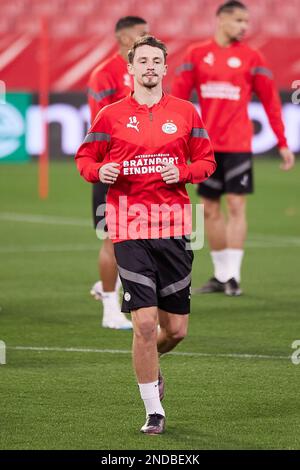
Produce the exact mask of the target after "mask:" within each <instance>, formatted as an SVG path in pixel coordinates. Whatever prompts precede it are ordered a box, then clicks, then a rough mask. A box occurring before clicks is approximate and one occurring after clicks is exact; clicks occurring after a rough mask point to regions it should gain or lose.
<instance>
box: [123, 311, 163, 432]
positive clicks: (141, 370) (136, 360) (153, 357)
mask: <svg viewBox="0 0 300 470" xmlns="http://www.w3.org/2000/svg"><path fill="white" fill-rule="evenodd" d="M131 314H132V321H133V344H132V358H133V366H134V370H135V374H136V377H137V382H138V385H139V389H140V394H141V398H142V400H143V402H144V405H145V410H146V423H145V424H144V426H143V427H142V428H141V431H142V432H143V433H145V434H161V433H162V432H163V431H164V427H165V411H164V409H163V407H162V404H161V401H160V397H159V388H158V356H157V325H158V315H157V307H148V308H140V309H138V310H135V311H132V312H131Z"/></svg>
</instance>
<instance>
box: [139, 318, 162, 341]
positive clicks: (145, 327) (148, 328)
mask: <svg viewBox="0 0 300 470" xmlns="http://www.w3.org/2000/svg"><path fill="white" fill-rule="evenodd" d="M134 333H135V335H137V336H138V337H140V338H144V339H149V338H151V337H152V336H155V335H156V334H157V323H156V320H155V319H152V318H140V319H139V320H138V321H135V326H134Z"/></svg>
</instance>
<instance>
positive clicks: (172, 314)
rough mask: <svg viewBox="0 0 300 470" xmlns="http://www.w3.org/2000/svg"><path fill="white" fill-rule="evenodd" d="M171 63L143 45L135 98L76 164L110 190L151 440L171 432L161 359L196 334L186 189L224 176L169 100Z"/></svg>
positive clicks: (133, 55) (190, 122)
mask: <svg viewBox="0 0 300 470" xmlns="http://www.w3.org/2000/svg"><path fill="white" fill-rule="evenodd" d="M166 56H167V51H166V47H165V45H164V44H163V43H162V42H160V41H158V40H157V39H155V38H154V37H152V36H147V37H145V38H141V39H140V40H139V41H136V42H135V44H134V45H133V48H132V50H131V51H130V52H129V65H128V70H129V72H130V73H131V74H132V75H133V76H134V93H133V94H132V95H131V96H128V97H126V98H125V99H123V100H121V101H119V102H118V103H114V104H112V105H110V106H107V107H106V108H104V109H103V110H102V111H100V113H99V114H98V115H97V118H96V119H95V121H94V123H93V125H92V127H91V129H90V131H89V133H88V135H87V136H86V138H85V140H84V142H83V144H82V145H81V146H80V148H79V150H78V152H77V155H76V163H77V167H78V170H79V171H80V174H81V175H82V176H83V177H84V178H85V179H86V180H87V181H90V182H95V181H97V180H98V179H100V180H101V181H102V182H104V183H107V184H110V189H109V191H108V197H107V207H108V214H107V218H106V220H107V225H108V229H109V233H110V235H111V237H112V238H113V241H114V250H115V255H116V258H117V262H118V268H119V272H120V276H121V280H122V284H123V288H124V297H123V309H124V310H125V311H126V312H131V314H132V319H133V325H134V334H133V348H132V351H133V364H134V368H135V373H136V376H137V381H138V384H139V389H140V394H141V398H142V399H143V401H144V405H145V410H146V415H147V418H146V423H145V425H144V426H143V427H142V428H141V431H142V432H143V433H145V434H161V433H162V432H164V427H165V411H164V409H163V407H162V404H161V400H162V398H163V393H164V386H163V380H162V377H161V375H160V374H159V360H158V354H159V355H160V354H164V353H167V352H169V351H171V350H172V349H174V348H175V346H176V345H177V344H178V343H179V342H180V341H181V340H182V339H183V338H184V337H185V335H186V333H187V328H188V317H189V315H188V314H189V311H190V285H191V269H192V261H193V253H192V251H191V250H189V249H187V247H186V238H185V236H188V235H189V234H190V231H191V223H190V222H189V223H188V225H186V224H185V222H184V219H185V217H184V212H185V209H186V206H190V200H189V197H188V194H187V191H186V188H185V184H186V183H199V182H201V181H203V180H205V179H206V178H208V177H209V176H210V175H211V174H212V173H213V172H214V170H215V168H216V163H215V160H214V154H213V151H212V147H211V143H210V140H209V137H208V134H207V132H206V130H205V129H204V128H203V123H202V120H201V118H200V116H199V115H198V113H197V112H196V110H195V108H194V107H193V105H192V104H191V103H189V102H187V101H183V100H180V99H178V98H175V97H173V96H170V95H166V94H164V93H163V91H162V79H163V77H164V76H165V75H166V72H167V65H166ZM189 160H190V162H191V163H190V164H188V161H189ZM121 197H122V199H124V198H126V207H127V209H126V210H125V211H124V204H123V205H122V204H120V199H121ZM137 205H138V206H139V209H138V213H139V214H140V215H139V217H138V219H139V221H138V223H137V225H136V216H137V215H138V214H137V212H136V211H137V209H136V206H137ZM174 205H176V208H177V209H176V214H177V213H179V214H181V216H180V217H179V220H178V218H176V217H173V216H172V212H173V209H171V211H170V212H168V211H166V207H168V208H169V209H170V208H174ZM120 206H121V207H120ZM141 206H142V207H143V209H141ZM157 206H159V207H162V206H164V207H165V212H164V214H165V217H161V218H159V220H158V219H157V218H156V217H155V216H154V217H153V209H154V208H155V207H157ZM134 207H135V209H134V210H133V208H134ZM112 208H113V210H112ZM122 208H123V209H122ZM140 211H141V212H140ZM124 212H125V213H124ZM133 214H135V215H133ZM168 214H169V216H168ZM188 219H189V217H188ZM176 220H177V221H176ZM153 222H154V226H153V225H152V224H153ZM166 222H167V223H168V227H169V229H170V230H169V234H168V235H166V234H165V230H164V229H165V228H166ZM132 224H133V225H132ZM134 226H135V227H136V231H134V232H132V229H133V228H134ZM153 228H157V230H155V232H154V233H153V230H152V229H153ZM158 321H159V324H160V330H159V331H158V329H157V325H158Z"/></svg>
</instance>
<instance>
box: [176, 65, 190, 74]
mask: <svg viewBox="0 0 300 470" xmlns="http://www.w3.org/2000/svg"><path fill="white" fill-rule="evenodd" d="M191 70H194V64H192V63H185V64H182V65H180V66H179V67H177V69H176V74H177V75H179V74H180V73H181V72H190V71H191Z"/></svg>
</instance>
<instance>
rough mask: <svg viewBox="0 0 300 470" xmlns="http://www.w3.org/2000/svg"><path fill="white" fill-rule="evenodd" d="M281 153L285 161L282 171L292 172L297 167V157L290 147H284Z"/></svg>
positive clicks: (281, 167) (280, 150)
mask: <svg viewBox="0 0 300 470" xmlns="http://www.w3.org/2000/svg"><path fill="white" fill-rule="evenodd" d="M279 153H280V155H281V158H282V160H283V162H282V163H281V165H280V169H281V170H283V171H288V170H291V169H292V168H293V166H294V165H295V155H294V154H293V152H292V151H291V150H290V149H289V148H288V147H282V148H280V149H279Z"/></svg>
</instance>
